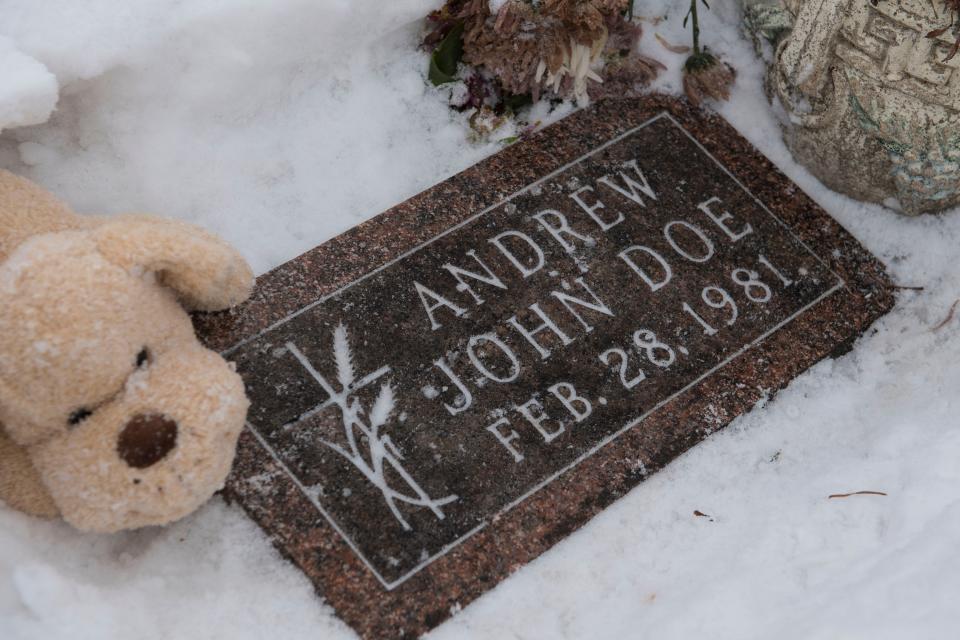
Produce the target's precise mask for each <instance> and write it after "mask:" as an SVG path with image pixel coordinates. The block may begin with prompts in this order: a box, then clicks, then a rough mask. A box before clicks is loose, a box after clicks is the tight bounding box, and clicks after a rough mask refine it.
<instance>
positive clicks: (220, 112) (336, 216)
mask: <svg viewBox="0 0 960 640" xmlns="http://www.w3.org/2000/svg"><path fill="white" fill-rule="evenodd" d="M435 4H436V2H435V0H391V1H390V2H379V1H375V0H310V1H308V0H302V1H294V0H284V1H282V2H281V1H279V0H278V1H275V2H270V3H265V2H255V1H253V0H247V1H241V0H230V1H228V0H191V2H189V3H186V2H178V1H177V0H142V1H140V2H137V3H118V2H114V1H112V0H87V1H85V2H76V0H44V1H43V2H36V0H0V128H5V129H6V130H5V131H4V132H3V134H2V136H0V166H2V167H4V168H8V169H11V170H14V171H16V172H20V173H23V174H25V175H27V176H29V177H31V178H33V179H34V180H37V181H38V182H40V183H41V184H43V185H45V186H46V187H48V188H49V189H51V190H53V191H54V192H56V193H57V194H59V195H60V196H62V197H63V198H65V199H67V200H68V201H70V202H71V203H72V204H73V205H74V206H75V207H76V208H77V209H79V210H80V211H83V212H90V213H93V212H108V213H112V212H119V211H129V210H148V211H153V212H157V213H163V214H166V215H171V216H176V217H180V218H183V219H187V220H192V221H194V222H197V223H199V224H202V225H204V226H206V227H208V228H210V229H212V230H214V231H216V232H218V233H220V234H221V235H223V236H224V237H226V238H227V239H229V240H230V241H232V242H233V243H235V244H236V245H237V246H239V247H240V249H241V250H243V251H244V252H245V253H246V255H247V256H249V258H250V260H251V262H252V263H253V264H254V266H255V268H256V269H257V270H258V271H260V272H263V271H266V270H267V269H269V268H271V267H272V266H275V265H277V264H279V263H281V262H283V261H285V260H287V259H289V258H291V257H293V256H295V255H296V254H298V253H300V252H301V251H303V250H306V249H308V248H310V247H312V246H314V245H316V244H318V243H320V242H322V241H324V240H326V239H328V238H330V237H332V236H333V235H335V234H337V233H339V232H341V231H343V230H345V229H347V228H349V227H350V226H353V225H354V224H356V223H357V222H359V221H361V220H363V219H365V218H367V217H369V216H372V215H375V214H376V213H378V212H380V211H381V210H383V209H385V208H386V207H388V206H390V205H392V204H394V203H396V202H398V201H400V200H402V199H404V198H406V197H408V196H410V195H413V194H414V193H416V192H418V191H420V190H422V189H424V188H426V187H428V186H430V185H432V184H434V183H436V182H438V181H440V180H442V179H443V178H445V177H447V176H449V175H451V174H453V173H455V172H457V171H459V170H461V169H463V168H465V167H467V166H469V165H471V164H472V163H474V162H476V161H477V160H479V159H480V158H482V157H484V156H486V155H489V154H491V153H494V152H496V150H497V149H498V148H499V145H498V144H497V143H487V144H472V143H471V144H466V143H465V125H464V117H463V116H459V115H456V114H452V113H451V112H450V111H449V110H448V109H447V108H446V106H445V105H444V101H443V99H442V98H441V97H440V96H439V95H438V94H437V91H436V90H434V89H431V88H428V87H427V86H426V85H425V83H424V72H425V67H426V58H425V56H424V55H423V54H421V53H419V52H417V51H415V47H414V44H415V42H416V39H417V29H418V27H417V26H416V25H415V24H414V21H415V20H416V19H417V18H418V17H419V16H421V15H423V14H424V13H426V12H427V11H428V10H429V9H431V8H433V7H434V6H435ZM686 6H687V3H686V2H683V1H679V0H677V1H674V2H670V1H669V0H647V1H644V0H637V13H639V14H642V15H645V16H648V17H652V16H655V15H660V16H662V15H666V16H667V20H666V21H665V22H662V23H660V24H658V25H657V26H655V27H654V26H651V25H649V24H648V25H647V26H646V33H645V36H644V38H643V41H642V43H641V46H642V48H643V49H644V51H645V52H646V53H648V54H650V55H652V56H654V57H656V58H659V59H660V60H662V61H664V62H665V63H667V64H668V66H669V67H670V70H669V71H668V72H667V73H666V74H664V76H663V79H662V80H661V81H660V82H659V84H658V87H659V88H660V89H662V90H664V91H670V92H677V91H678V85H679V76H678V68H679V65H680V64H681V62H682V59H681V56H678V55H676V54H672V53H670V52H668V51H666V50H665V49H664V48H663V47H662V46H660V44H659V43H657V41H656V40H655V39H654V38H653V32H654V31H656V32H658V33H660V34H661V35H662V36H664V37H665V38H666V39H667V40H668V41H671V42H674V43H679V42H682V41H685V39H686V36H685V35H684V34H683V32H682V28H681V24H680V23H681V20H682V16H683V13H684V12H685V9H686ZM738 19H739V18H738V10H737V8H736V6H735V3H734V2H733V1H732V0H722V1H718V2H716V3H714V7H713V12H711V13H708V14H707V15H706V16H705V18H704V23H705V24H704V33H703V38H704V40H705V41H706V42H707V44H709V45H710V46H711V48H713V49H714V50H715V51H718V52H721V53H723V54H724V55H725V56H726V57H727V58H728V59H729V60H731V61H732V62H733V63H734V65H735V66H736V67H737V69H738V71H739V78H738V84H737V87H736V90H735V92H734V95H733V98H732V100H731V101H730V102H729V103H728V104H724V105H720V106H719V107H718V108H719V110H720V111H721V113H722V114H723V115H724V116H725V117H726V118H727V119H728V120H730V121H731V122H732V123H733V124H734V125H735V126H736V127H737V128H738V129H739V130H740V131H741V132H743V134H744V135H745V136H746V137H747V138H749V139H750V140H751V141H753V142H754V144H755V145H757V147H759V148H760V149H761V150H763V151H764V153H766V154H767V155H768V156H770V157H771V158H772V159H773V160H774V161H775V162H776V163H777V164H778V165H779V166H780V167H781V169H782V170H783V171H784V172H785V173H787V174H788V175H789V176H790V177H791V178H793V179H794V180H795V181H796V182H797V183H798V184H800V186H802V187H803V188H804V189H805V190H806V191H807V192H808V193H810V194H811V195H812V196H813V198H814V199H815V200H817V201H818V202H819V203H820V204H822V205H823V206H824V207H825V208H826V209H827V210H828V211H829V212H831V213H832V214H833V215H834V216H836V217H837V218H838V219H839V220H840V221H841V222H842V223H843V224H844V225H845V226H846V227H847V228H848V229H850V230H851V231H852V232H853V233H854V234H855V235H856V236H857V237H858V238H860V240H861V241H862V242H864V243H865V244H866V245H867V246H868V247H869V248H870V249H871V250H872V251H874V252H875V253H876V254H877V255H878V256H880V257H881V258H882V259H883V261H884V262H885V263H886V264H887V265H888V266H889V268H890V271H891V273H892V276H893V279H894V280H895V281H897V282H899V283H901V284H904V285H912V286H922V287H924V290H923V291H904V292H903V293H902V294H901V295H900V296H899V300H898V304H897V307H896V309H895V310H894V312H893V313H891V314H890V315H889V316H887V317H886V318H884V319H883V320H881V321H880V322H879V323H877V325H876V327H875V331H871V332H869V333H868V335H866V336H865V337H864V338H862V339H861V340H860V341H859V342H858V343H857V345H856V348H855V349H854V350H853V352H851V353H850V354H848V355H846V356H844V357H843V358H841V359H839V360H835V361H827V362H823V363H821V364H819V365H817V366H816V367H814V368H813V369H812V370H810V371H809V372H807V373H806V374H804V375H803V376H801V377H800V378H798V379H797V380H796V381H794V382H793V383H792V384H791V385H790V387H789V388H787V389H786V390H785V391H783V392H782V393H780V394H779V395H778V396H777V397H776V398H775V399H774V400H772V401H770V402H768V403H766V404H765V405H764V406H762V407H758V408H757V410H755V411H753V412H752V413H750V414H749V415H747V416H745V417H743V418H741V419H739V420H737V421H735V422H734V423H733V424H732V425H731V426H730V427H729V428H728V429H726V430H724V431H722V432H720V433H718V434H715V435H714V436H712V437H711V438H709V439H708V440H707V441H706V442H704V443H703V444H701V445H699V446H697V447H695V448H694V449H693V450H692V451H690V452H688V453H686V454H685V455H683V456H682V457H681V458H680V459H679V460H677V461H676V462H674V463H673V464H672V465H670V466H669V467H668V468H667V469H666V470H664V471H662V472H661V473H659V474H657V475H655V476H654V477H653V478H651V479H650V480H648V481H647V482H645V483H644V484H642V485H641V486H639V487H638V488H636V489H635V490H633V491H632V492H631V493H630V494H629V495H628V496H626V497H625V498H623V499H622V500H620V501H619V502H617V503H616V504H615V505H613V506H612V507H610V508H609V509H607V510H606V511H605V512H603V513H602V514H601V515H599V516H598V517H596V518H595V519H594V520H593V521H592V522H591V523H589V524H588V525H587V526H585V527H584V528H583V529H582V530H580V531H579V532H577V533H576V534H574V535H572V536H571V537H570V538H568V539H567V540H565V541H564V542H561V543H560V544H558V545H557V546H556V547H554V548H553V549H552V550H551V551H549V552H548V553H546V554H544V555H543V556H542V557H541V558H540V559H538V560H537V561H535V562H533V563H532V564H530V565H528V566H527V567H525V568H523V569H521V570H520V571H518V572H517V574H516V575H514V576H513V577H511V578H510V579H509V580H507V581H505V582H504V583H503V584H501V585H500V586H499V587H497V588H496V589H494V590H493V591H492V592H490V593H489V594H487V595H486V596H484V597H483V598H481V599H480V600H479V601H477V602H475V603H474V604H473V605H471V606H470V607H468V608H466V609H465V610H464V611H463V612H461V613H460V614H459V615H457V616H456V617H455V618H454V619H452V620H451V621H450V622H448V623H446V624H445V625H443V626H442V627H440V628H439V629H437V630H436V631H435V632H434V633H433V634H432V637H433V638H436V639H440V638H444V639H446V638H489V639H491V640H494V639H496V640H501V639H503V638H526V639H533V638H538V639H539V638H566V639H575V638H576V639H579V638H645V637H651V638H661V639H663V638H690V637H706V638H712V639H713V638H736V639H743V638H771V637H776V638H804V639H813V638H824V639H831V640H832V639H836V638H870V639H871V640H873V639H877V638H897V639H901V638H953V637H957V634H958V631H957V629H958V623H960V608H958V607H957V604H956V603H957V602H960V554H958V553H957V541H958V540H960V314H958V317H957V318H955V319H954V320H953V321H952V322H951V323H949V324H948V325H947V326H945V327H943V328H942V329H940V330H938V331H933V327H935V326H936V325H937V324H938V323H939V322H940V321H941V320H942V319H943V318H944V317H946V315H947V312H948V310H949V308H950V306H951V304H952V303H953V301H954V300H956V299H957V298H958V297H960V266H958V265H960V211H958V212H953V213H952V214H947V215H944V216H941V217H923V218H919V219H907V218H903V217H899V216H897V215H895V214H893V213H890V212H888V211H885V210H882V209H881V208H879V207H874V206H866V205H862V204H859V203H856V202H852V201H850V200H848V199H846V198H843V197H841V196H838V195H836V194H834V193H832V192H829V191H828V190H826V189H825V188H824V187H823V186H822V185H820V184H819V183H818V182H817V181H816V180H815V179H813V178H812V177H811V176H810V175H809V174H808V173H807V172H806V171H805V170H804V169H802V168H801V167H799V166H797V165H796V164H794V163H793V162H792V160H791V159H790V156H789V154H788V152H787V151H786V149H785V148H784V146H783V144H782V142H781V141H780V137H779V133H778V128H777V127H778V125H777V121H776V117H775V114H774V112H773V110H772V109H771V108H770V107H769V106H768V105H767V103H766V102H765V100H764V98H763V96H762V92H761V89H760V86H761V70H762V67H761V65H760V63H759V62H757V61H756V60H755V59H754V56H753V53H752V50H751V47H750V45H749V44H748V43H747V42H746V41H745V40H744V39H743V38H742V36H741V35H740V32H739V28H738V26H737V25H738ZM54 104H56V111H55V112H54V113H53V114H52V116H50V112H51V109H52V108H53V105H54ZM48 116H49V121H47V122H46V123H44V124H36V123H43V122H44V121H45V120H47V118H48ZM30 124H33V125H34V126H23V125H30ZM851 161H855V159H851ZM858 490H873V491H883V492H886V493H887V494H888V495H887V496H886V497H882V496H854V497H850V498H845V499H833V500H828V499H827V496H828V495H829V494H833V493H842V492H850V491H858ZM694 510H699V511H701V512H704V513H707V514H710V515H711V516H712V519H708V518H704V517H695V516H694V515H693V511H694ZM260 637H263V638H284V639H287V640H293V639H296V638H311V639H316V638H344V639H346V638H354V637H355V636H354V634H353V632H352V631H350V630H349V629H347V628H346V626H345V625H343V624H342V623H341V622H339V621H338V620H337V619H336V618H335V617H334V616H333V614H332V612H331V610H330V609H329V608H328V607H326V606H325V605H323V603H322V602H321V601H320V600H319V599H318V598H316V597H315V596H314V593H313V591H312V588H311V587H310V585H309V584H308V583H307V581H306V579H305V578H303V577H302V576H301V575H300V574H299V573H298V572H297V570H296V569H294V568H293V567H292V566H291V565H288V564H287V563H286V562H285V561H283V560H282V559H281V558H280V557H279V555H278V554H277V553H276V552H274V551H273V549H272V548H271V547H270V545H269V543H268V542H267V540H266V538H265V537H264V536H263V535H262V534H261V533H260V532H259V530H258V529H257V528H256V526H255V525H253V524H252V523H251V522H250V521H248V520H247V519H246V517H245V516H244V515H243V514H242V513H241V512H240V511H239V509H237V508H236V507H228V506H226V505H225V504H223V503H222V502H221V501H220V500H219V499H215V500H213V501H212V502H211V503H210V504H209V505H208V506H206V507H205V508H203V509H202V510H201V511H200V512H198V513H197V514H195V515H193V516H191V517H189V518H187V519H186V520H185V521H183V522H180V523H178V524H176V525H173V526H171V527H168V528H166V529H152V530H144V531H138V532H133V533H126V534H121V535H115V536H91V535H81V534H78V533H76V532H74V531H72V530H71V529H69V528H68V527H66V526H64V525H62V524H58V523H50V522H41V521H37V520H33V519H30V518H27V517H25V516H22V515H20V514H17V513H14V512H12V511H10V510H9V509H6V508H4V507H2V506H0V638H3V639H4V640H6V639H11V640H12V639H17V640H19V639H26V638H30V639H33V638H37V639H40V638H42V639H44V640H47V639H52V638H71V639H73V638H97V639H101V638H123V639H126V638H231V639H232V640H243V639H247V638H260Z"/></svg>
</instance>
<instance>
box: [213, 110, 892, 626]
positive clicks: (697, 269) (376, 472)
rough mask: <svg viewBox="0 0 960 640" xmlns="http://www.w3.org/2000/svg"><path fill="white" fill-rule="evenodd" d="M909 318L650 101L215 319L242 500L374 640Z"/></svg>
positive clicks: (377, 224) (387, 216)
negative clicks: (244, 410) (814, 368)
mask: <svg viewBox="0 0 960 640" xmlns="http://www.w3.org/2000/svg"><path fill="white" fill-rule="evenodd" d="M327 213H329V212H327ZM318 215H319V213H318ZM892 303H893V298H892V295H891V292H890V286H889V284H888V282H887V279H886V276H885V274H884V270H883V268H882V267H881V265H880V264H879V263H878V262H877V260H876V259H874V258H873V257H872V256H871V255H870V254H869V253H868V252H867V251H866V250H865V249H864V248H863V247H861V246H860V245H859V244H858V243H857V242H856V241H855V240H854V239H853V238H852V237H851V236H850V235H849V234H848V233H847V232H846V231H844V229H843V228H841V227H840V225H839V224H837V222H836V221H834V220H833V219H832V218H830V216H828V215H827V214H826V213H825V212H824V211H823V210H822V209H820V208H819V207H818V206H817V205H816V204H814V203H813V202H812V201H811V200H810V199H809V198H808V197H807V196H806V195H805V194H804V193H803V192H802V191H801V190H800V189H799V188H797V187H796V185H794V184H793V183H791V182H790V181H789V180H788V179H787V178H786V177H784V176H783V175H782V174H781V173H779V172H778V171H777V169H776V168H775V167H774V166H773V165H772V164H771V163H770V162H769V161H768V160H766V159H765V158H764V157H763V156H761V155H760V154H759V153H758V152H757V151H756V150H755V149H753V147H751V146H750V144H749V143H747V142H746V141H745V140H744V139H743V138H742V137H740V136H739V135H738V134H737V133H736V132H735V131H734V130H733V129H732V128H731V127H730V126H729V125H727V124H726V123H725V122H723V121H722V120H721V119H720V118H719V117H717V116H713V115H706V114H703V113H700V112H697V111H696V110H693V109H692V108H691V107H690V106H689V105H687V104H686V103H683V102H678V101H675V100H673V99H669V98H665V97H650V98H646V99H641V100H630V101H608V102H603V103H601V104H598V105H595V106H593V107H591V108H589V109H587V110H584V111H580V112H578V113H576V114H575V115H573V116H571V117H568V118H566V119H565V120H563V121H562V122H560V123H558V124H555V125H553V126H551V127H548V128H547V129H545V130H544V131H542V132H540V133H538V134H536V135H534V136H532V137H531V138H529V139H528V140H524V141H522V142H519V143H517V144H514V145H512V146H510V147H508V148H506V149H504V150H503V151H502V152H500V153H498V154H497V155H495V156H493V157H491V158H489V159H487V160H485V161H484V162H481V163H480V164H478V165H476V166H474V167H472V168H470V169H468V170H466V171H464V172H463V173H460V174H458V175H456V176H454V177H452V178H450V179H448V180H446V181H444V182H443V183H441V184H439V185H437V186H435V187H433V188H431V189H429V190H427V191H425V192H423V193H421V194H419V195H417V196H415V197H413V198H411V199H410V200H408V201H406V202H404V203H402V204H400V205H397V206H396V207H394V208H392V209H390V210H389V211H387V212H385V213H383V214H382V215H380V216H378V217H376V218H373V219H372V220H370V221H368V222H366V223H364V224H362V225H360V226H358V227H356V228H354V229H352V230H350V231H348V232H347V233H345V234H343V235H341V236H339V237H337V238H335V239H333V240H331V241H329V242H327V243H325V244H323V245H320V246H318V247H317V248H315V249H313V250H311V251H309V252H307V253H306V254H304V255H302V256H300V257H298V258H295V259H294V260H292V261H290V262H288V263H287V264H285V265H283V266H281V267H278V268H277V269H275V270H274V271H272V272H270V273H268V274H266V275H264V276H262V277H261V278H260V279H259V281H258V286H257V291H256V293H255V294H254V297H253V299H252V300H251V301H250V302H249V303H247V304H246V305H245V306H244V307H242V308H240V309H238V310H235V311H233V312H231V313H227V314H219V315H214V316H203V317H199V318H198V319H197V324H198V328H199V330H200V332H201V334H202V335H203V336H204V338H205V340H206V342H207V344H209V345H210V346H212V347H213V348H216V349H219V350H220V351H222V352H223V353H224V354H225V355H226V357H227V358H229V359H230V360H232V361H234V362H236V364H237V368H238V370H239V372H240V373H241V375H242V376H243V378H244V380H245V381H246V384H247V390H248V393H249V395H250V398H251V400H252V407H251V410H250V414H249V419H248V428H247V429H246V430H245V432H244V434H243V436H242V438H241V444H240V450H239V454H238V459H237V463H236V467H235V470H234V472H233V474H232V476H231V478H230V480H229V483H228V488H227V493H228V496H229V497H231V498H232V499H234V500H236V501H237V502H239V503H240V504H241V505H242V506H243V507H244V508H245V509H246V510H247V512H248V513H249V514H250V515H251V516H252V517H253V518H254V519H255V520H256V521H257V522H258V523H259V524H260V525H261V526H262V527H263V528H264V530H265V531H266V532H267V533H268V534H269V536H270V537H271V539H272V540H273V542H274V543H275V544H276V546H277V547H278V548H279V549H280V550H281V551H282V552H283V553H284V554H285V555H286V556H287V557H289V558H290V559H291V560H292V561H293V562H295V563H296V564H297V565H298V566H299V567H300V568H301V569H302V570H303V571H304V573H305V574H306V575H307V576H308V577H309V578H310V580H312V581H313V583H314V585H316V588H317V590H318V592H319V593H320V594H321V595H322V596H323V597H324V598H325V599H326V601H327V602H329V603H330V604H331V605H332V606H333V608H334V609H335V610H336V611H337V613H338V615H340V616H341V617H342V618H343V619H344V620H346V621H347V622H348V623H349V624H350V625H351V626H353V628H354V629H356V630H357V631H358V632H359V633H360V634H361V636H363V637H365V638H383V637H415V636H418V635H420V634H422V633H424V632H425V631H427V630H429V629H430V628H432V627H434V626H436V625H437V624H439V623H440V622H442V621H443V620H445V619H446V618H448V617H449V616H450V615H452V614H453V613H454V612H456V611H457V610H459V609H460V608H461V607H463V606H465V605H467V604H468V603H469V602H470V601H472V600H473V599H475V598H476V597H478V596H479V595H481V594H482V593H484V592H485V591H486V590H488V589H490V588H492V587H493V586H495V585H496V584H497V583H498V582H500V581H501V580H503V579H504V578H505V577H507V576H508V575H510V573H512V572H513V571H515V570H516V569H518V568H519V567H521V566H522V565H523V564H525V563H527V562H529V561H530V560H532V559H533V558H535V557H537V556H538V555H539V554H541V553H543V552H544V551H546V550H547V549H549V548H550V547H551V546H552V545H554V544H555V543H557V542H558V541H560V540H562V539H563V538H564V537H566V536H567V535H569V534H570V533H571V532H572V531H574V530H575V529H577V528H578V527H580V526H581V525H583V524H584V523H585V522H587V521H588V520H589V519H590V518H591V517H592V516H593V515H594V514H596V513H597V512H598V511H600V510H601V509H603V508H604V507H606V506H607V505H609V504H610V503H611V502H613V501H614V500H616V499H617V498H618V497H620V496H622V495H624V494H625V493H626V492H627V491H629V490H630V488H631V487H633V486H635V485H636V484H638V483H639V482H641V481H643V479H644V478H646V477H648V476H649V475H650V474H652V473H654V472H655V471H657V470H658V469H660V468H661V467H663V466H664V465H665V464H667V463H668V462H669V461H670V460H671V459H673V458H674V457H676V456H677V455H679V454H680V453H682V452H683V451H685V450H686V449H688V448H689V447H691V446H693V445H694V444H696V443H697V442H698V441H700V440H702V439H703V438H704V437H706V436H707V435H709V434H711V433H713V432H714V431H716V430H718V429H720V428H722V427H723V426H725V425H726V424H728V423H729V422H730V421H731V420H733V419H734V418H735V417H737V416H738V415H741V414H743V413H745V412H746V411H749V410H750V408H751V407H753V406H754V405H755V404H756V403H757V402H758V401H759V400H760V399H762V398H765V397H769V396H770V395H771V394H772V393H775V392H776V391H777V390H778V389H781V388H783V387H784V386H785V385H786V384H787V383H788V382H789V381H790V380H791V379H792V378H794V377H795V376H797V375H798V374H799V373H801V372H802V371H804V370H805V369H807V368H808V367H810V366H811V365H813V364H814V363H815V362H817V361H818V360H820V359H822V358H824V357H827V356H830V355H834V354H838V353H843V352H844V351H846V350H848V349H849V348H850V345H851V344H852V342H853V340H854V339H855V338H856V337H857V336H859V335H860V334H861V333H862V332H863V331H864V330H865V329H866V328H867V327H869V325H870V324H871V323H872V322H873V321H874V320H875V319H876V318H878V317H879V316H881V315H882V314H883V313H885V312H886V311H887V310H888V309H889V308H890V306H891V305H892ZM654 524H655V523H651V525H654Z"/></svg>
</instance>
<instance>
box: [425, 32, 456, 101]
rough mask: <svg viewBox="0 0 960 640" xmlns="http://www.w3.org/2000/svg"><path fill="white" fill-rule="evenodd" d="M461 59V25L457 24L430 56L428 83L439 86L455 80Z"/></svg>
mask: <svg viewBox="0 0 960 640" xmlns="http://www.w3.org/2000/svg"><path fill="white" fill-rule="evenodd" d="M461 58H463V23H462V22H458V23H457V24H456V25H454V27H453V28H452V29H450V32H449V33H448V34H447V35H446V36H444V38H443V40H441V41H440V44H438V45H437V48H436V49H434V50H433V53H432V54H431V55H430V73H429V77H430V82H432V83H433V84H435V85H437V86H439V85H441V84H446V83H448V82H453V81H454V80H456V75H457V65H458V64H460V59H461Z"/></svg>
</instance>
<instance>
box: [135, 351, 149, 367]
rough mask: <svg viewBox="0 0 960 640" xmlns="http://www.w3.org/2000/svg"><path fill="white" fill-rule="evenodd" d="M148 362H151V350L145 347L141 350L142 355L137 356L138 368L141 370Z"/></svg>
mask: <svg viewBox="0 0 960 640" xmlns="http://www.w3.org/2000/svg"><path fill="white" fill-rule="evenodd" d="M148 362H150V350H149V349H147V348H146V347H144V348H143V349H140V353H138V354H137V368H138V369H139V368H140V367H142V366H143V365H145V364H147V363H148Z"/></svg>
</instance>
